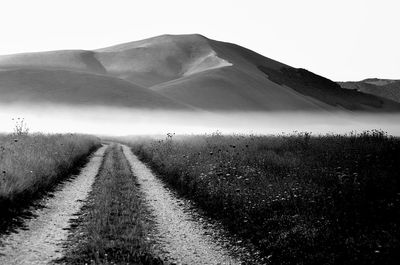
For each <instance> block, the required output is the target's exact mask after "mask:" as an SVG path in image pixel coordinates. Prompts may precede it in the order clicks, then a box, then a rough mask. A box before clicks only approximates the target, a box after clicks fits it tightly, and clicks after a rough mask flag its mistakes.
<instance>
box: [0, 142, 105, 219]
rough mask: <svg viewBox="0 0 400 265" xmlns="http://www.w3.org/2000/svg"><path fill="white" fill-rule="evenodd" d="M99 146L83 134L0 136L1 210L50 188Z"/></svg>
mask: <svg viewBox="0 0 400 265" xmlns="http://www.w3.org/2000/svg"><path fill="white" fill-rule="evenodd" d="M98 146H100V140H99V139H98V138H96V137H92V136H86V135H75V134H68V135H61V134H59V135H42V134H35V135H27V134H19V135H18V134H13V135H0V209H1V210H2V212H3V213H4V211H7V210H10V208H18V207H19V206H22V205H24V204H26V203H27V202H28V201H30V200H31V199H32V198H33V197H37V196H38V195H39V194H41V193H43V192H45V191H47V190H49V189H51V188H52V187H54V185H56V184H57V183H58V182H59V181H60V180H61V179H63V178H65V177H66V176H68V175H69V174H70V173H71V172H72V171H73V170H76V168H77V166H78V165H79V163H81V162H82V160H84V159H85V158H86V157H87V156H88V155H89V154H90V153H91V152H92V151H93V150H94V149H96V148H97V147H98ZM2 217H5V214H3V215H2Z"/></svg>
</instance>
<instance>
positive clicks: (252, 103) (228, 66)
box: [0, 35, 400, 112]
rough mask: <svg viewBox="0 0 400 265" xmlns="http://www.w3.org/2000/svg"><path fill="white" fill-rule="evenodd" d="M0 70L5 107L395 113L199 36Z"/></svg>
mask: <svg viewBox="0 0 400 265" xmlns="http://www.w3.org/2000/svg"><path fill="white" fill-rule="evenodd" d="M1 69H2V72H0V73H1V74H0V93H1V94H2V98H6V99H8V101H16V100H20V99H21V98H22V99H25V100H29V101H32V102H36V101H43V100H46V101H54V102H65V103H71V104H74V103H79V104H104V105H108V104H112V105H121V106H129V107H138V108H146V107H148V108H161V109H164V108H165V109H188V108H195V109H202V110H212V111H216V110H224V111H297V110H307V111H318V112H321V111H334V110H343V109H347V110H351V111H400V104H398V103H396V102H393V101H391V100H388V99H384V98H381V97H377V96H373V95H366V94H364V93H362V92H357V91H349V90H347V89H342V88H341V87H340V86H338V85H337V84H336V83H334V82H332V81H330V80H328V79H325V78H323V77H320V76H318V75H315V74H313V73H311V72H308V71H306V70H303V69H296V68H292V67H290V66H288V65H285V64H282V63H279V62H277V61H274V60H271V59H269V58H266V57H264V56H262V55H260V54H257V53H255V52H253V51H250V50H248V49H246V48H243V47H240V46H238V45H235V44H231V43H225V42H219V41H214V40H210V39H208V38H206V37H204V36H201V35H163V36H158V37H154V38H150V39H145V40H141V41H135V42H130V43H125V44H120V45H116V46H112V47H108V48H103V49H98V50H94V51H84V50H76V51H70V50H66V51H55V52H44V53H30V54H29V53H28V54H17V55H8V56H0V70H1ZM31 80H33V81H32V82H31ZM3 101H5V99H3ZM188 106H190V107H188Z"/></svg>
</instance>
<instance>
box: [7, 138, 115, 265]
mask: <svg viewBox="0 0 400 265" xmlns="http://www.w3.org/2000/svg"><path fill="white" fill-rule="evenodd" d="M106 148H107V146H102V147H101V148H100V149H99V150H97V151H96V152H95V153H94V154H93V155H92V156H91V158H90V161H89V162H88V163H87V164H86V166H85V167H84V168H83V169H82V170H81V172H80V174H79V175H78V176H76V177H75V178H72V179H71V180H69V181H66V182H65V183H63V184H62V185H60V187H59V188H58V189H57V190H56V191H55V192H54V194H53V196H49V197H46V198H44V199H43V201H42V202H41V203H40V205H43V207H42V208H40V209H35V210H33V216H35V217H34V218H32V219H28V220H26V222H25V224H24V227H23V228H20V229H18V230H17V231H15V232H13V233H11V234H9V235H5V236H3V237H2V238H0V243H1V244H0V264H47V263H50V262H51V261H53V260H55V259H58V258H61V257H62V255H63V253H62V242H63V241H64V240H66V238H67V236H68V228H69V226H70V225H69V221H70V220H71V219H73V218H74V215H75V214H76V213H77V212H78V211H79V209H80V208H81V207H82V205H83V203H84V202H83V201H84V200H85V199H86V197H87V196H88V193H89V192H90V190H91V186H92V184H93V182H94V179H95V176H96V174H97V172H98V170H99V168H100V165H101V162H102V160H103V155H104V151H105V149H106Z"/></svg>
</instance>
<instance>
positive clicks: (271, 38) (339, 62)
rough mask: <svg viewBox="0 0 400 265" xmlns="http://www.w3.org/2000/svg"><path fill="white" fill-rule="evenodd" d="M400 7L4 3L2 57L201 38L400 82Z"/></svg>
mask: <svg viewBox="0 0 400 265" xmlns="http://www.w3.org/2000/svg"><path fill="white" fill-rule="evenodd" d="M399 10H400V1H398V0H301V1H299V0H279V1H278V0H246V1H239V0H202V1H198V0H197V1H189V0H168V1H165V0H164V1H162V0H159V1H156V0H141V1H136V0H130V1H129V0H126V1H125V0H112V1H103V0H67V1H64V0H36V1H32V0H25V1H23V0H0V54H12V53H20V52H33V51H47V50H60V49H96V48H101V47H106V46H111V45H114V44H119V43H123V42H129V41H134V40H140V39H144V38H148V37H153V36H157V35H162V34H190V33H199V34H202V35H204V36H206V37H208V38H211V39H216V40H221V41H227V42H232V43H236V44H239V45H241V46H244V47H246V48H249V49H251V50H253V51H256V52H258V53H260V54H262V55H264V56H266V57H269V58H272V59H275V60H277V61H280V62H283V63H285V64H288V65H291V66H294V67H301V68H306V69H308V70H310V71H312V72H314V73H317V74H320V75H323V76H325V77H327V78H330V79H332V80H335V81H345V80H362V79H365V78H371V77H378V78H391V79H400V49H399V47H400V34H399V26H400V16H399V14H398V12H399Z"/></svg>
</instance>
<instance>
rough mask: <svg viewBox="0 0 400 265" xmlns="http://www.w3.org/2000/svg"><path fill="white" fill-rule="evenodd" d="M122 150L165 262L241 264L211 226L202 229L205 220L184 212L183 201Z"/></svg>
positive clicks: (129, 152) (127, 151)
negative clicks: (148, 210) (136, 182)
mask: <svg viewBox="0 0 400 265" xmlns="http://www.w3.org/2000/svg"><path fill="white" fill-rule="evenodd" d="M122 148H123V152H124V154H125V156H126V158H127V160H128V162H129V163H130V165H131V169H132V173H133V175H134V176H135V177H136V178H137V181H138V183H139V184H140V187H141V190H142V191H143V193H144V196H145V199H146V201H147V202H148V204H149V207H150V210H151V212H152V214H153V215H154V221H155V226H156V229H155V230H156V231H155V235H153V236H154V240H155V241H156V242H158V245H159V247H160V248H161V252H162V254H161V256H164V257H163V258H164V259H166V260H167V261H169V262H174V263H177V264H241V262H240V261H239V260H237V259H236V258H234V257H233V256H232V255H230V253H229V252H228V250H227V248H226V247H225V246H224V245H223V244H219V242H217V241H216V240H215V236H214V235H216V234H219V232H218V231H216V230H215V229H214V228H213V227H212V226H210V225H208V226H207V227H205V222H201V220H202V219H203V218H204V217H202V216H201V215H198V214H196V213H193V212H189V211H186V210H185V208H187V207H186V206H185V205H186V204H187V202H185V200H183V199H179V198H178V197H176V195H175V194H174V193H172V192H171V191H170V190H169V189H167V188H166V187H165V186H164V185H163V183H162V182H161V181H160V180H159V179H158V178H156V177H155V176H154V174H153V173H152V172H151V170H150V169H149V168H148V167H147V166H146V165H145V164H143V163H142V162H141V161H139V159H138V158H137V157H136V156H135V155H134V154H133V153H132V152H131V150H130V149H129V147H127V146H122Z"/></svg>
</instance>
